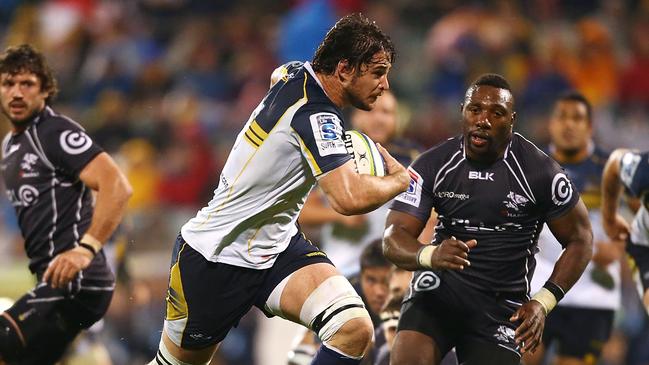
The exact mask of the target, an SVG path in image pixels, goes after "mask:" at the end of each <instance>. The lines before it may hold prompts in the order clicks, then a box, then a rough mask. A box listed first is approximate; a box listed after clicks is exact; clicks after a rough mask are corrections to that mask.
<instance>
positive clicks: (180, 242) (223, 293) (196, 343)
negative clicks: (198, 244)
mask: <svg viewBox="0 0 649 365" xmlns="http://www.w3.org/2000/svg"><path fill="white" fill-rule="evenodd" d="M321 262H324V263H328V264H331V261H329V259H328V258H327V256H326V255H325V254H324V253H323V252H322V251H320V250H319V249H318V247H316V246H315V245H313V244H311V242H309V241H308V240H306V239H305V238H304V236H303V235H302V233H300V232H298V234H296V235H295V236H293V238H291V242H290V243H289V245H288V247H287V248H286V250H284V252H282V253H281V254H280V255H279V256H278V257H277V260H276V261H275V263H274V264H273V266H272V267H271V268H269V269H264V270H255V269H249V268H244V267H238V266H233V265H228V264H224V263H215V262H211V261H208V260H206V259H205V258H204V257H203V256H202V255H201V254H200V253H198V252H197V251H196V250H194V249H193V248H191V247H190V246H189V245H188V244H187V243H186V242H185V240H184V239H183V238H182V236H180V235H179V236H178V238H177V239H176V243H175V247H174V253H173V256H172V267H171V274H170V280H169V290H168V292H167V312H166V316H165V331H166V333H167V335H168V336H169V337H170V338H171V339H172V340H173V341H174V342H180V346H181V347H182V348H186V349H202V348H206V347H208V346H211V345H214V344H216V343H219V342H221V341H222V340H223V339H224V338H225V336H226V335H227V333H228V331H230V329H231V328H232V327H235V326H237V324H238V323H239V320H240V319H241V317H243V316H244V315H245V314H246V313H247V312H248V311H249V310H250V308H252V306H256V307H257V308H259V309H261V310H262V311H263V312H264V314H266V315H267V316H268V317H271V316H272V314H270V313H268V312H266V310H265V309H264V306H265V303H266V300H267V299H268V297H269V296H270V293H271V292H272V291H273V289H275V287H276V286H277V285H278V284H279V283H280V282H281V281H282V280H283V279H284V278H286V277H287V276H289V275H290V274H291V273H293V272H294V271H296V270H298V269H300V268H302V267H304V266H307V265H312V264H315V263H321ZM332 265H333V264H332Z"/></svg>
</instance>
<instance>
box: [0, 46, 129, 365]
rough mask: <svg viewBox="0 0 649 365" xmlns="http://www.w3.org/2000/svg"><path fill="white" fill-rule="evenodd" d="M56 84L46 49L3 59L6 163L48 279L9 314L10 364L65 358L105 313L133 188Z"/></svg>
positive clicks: (3, 339) (1, 348) (1, 328)
mask: <svg viewBox="0 0 649 365" xmlns="http://www.w3.org/2000/svg"><path fill="white" fill-rule="evenodd" d="M56 92H57V86H56V81H55V79H54V77H53V76H52V73H51V71H50V69H49V67H48V65H47V63H46V61H45V58H44V56H43V55H42V54H41V53H40V52H38V51H36V50H35V49H34V48H32V47H31V46H29V45H22V46H19V47H10V48H8V49H7V50H6V51H5V53H4V54H3V55H2V56H1V57H0V106H1V107H2V112H3V114H4V115H5V117H6V118H7V119H8V120H9V121H10V122H11V127H12V128H11V131H10V132H9V133H8V134H7V136H6V137H5V138H4V139H3V141H2V161H1V162H0V170H1V171H2V177H3V179H4V183H5V188H6V190H7V191H6V193H7V195H8V197H9V200H10V201H11V204H12V205H13V207H14V209H15V211H16V215H17V217H18V225H19V226H20V229H21V232H22V235H23V237H24V239H25V251H26V253H27V257H28V258H29V269H30V270H31V272H32V273H34V274H35V275H36V278H37V279H38V284H37V285H36V287H35V288H34V289H32V290H31V291H30V292H28V293H27V294H25V295H24V296H23V297H22V298H20V299H18V301H16V303H15V304H14V305H13V306H12V307H11V308H9V309H7V311H5V312H3V313H2V314H0V359H2V360H0V362H2V361H4V362H6V363H9V364H39V365H42V364H54V363H56V362H57V361H58V360H59V359H60V357H61V356H62V354H63V353H64V351H65V350H66V348H67V347H68V345H69V344H70V343H71V342H72V341H73V340H74V338H75V337H76V336H77V335H78V334H79V332H80V331H81V330H83V329H85V328H88V327H90V326H91V325H92V324H93V323H95V322H96V321H98V320H99V319H100V318H101V317H102V316H103V315H104V313H105V312H106V310H107V309H108V305H109V303H110V300H111V297H112V295H113V289H114V278H113V274H112V272H111V270H110V268H109V267H108V265H107V263H106V257H105V255H104V252H103V250H102V245H103V243H104V242H106V241H107V240H108V239H109V237H110V236H111V234H112V233H113V231H114V230H115V228H116V227H117V225H118V224H119V222H120V220H121V218H122V215H123V213H124V210H125V209H126V202H127V200H128V198H129V196H130V194H131V187H130V185H129V183H128V181H127V180H126V178H125V176H124V175H123V174H122V172H121V171H120V170H119V168H118V167H117V165H116V164H115V162H114V161H113V160H112V159H111V157H110V156H109V155H108V154H107V153H105V152H103V151H102V149H101V148H100V147H99V146H97V145H96V144H95V143H94V142H93V141H92V139H90V138H89V137H88V135H87V134H86V133H85V131H84V130H83V128H82V127H81V126H79V125H78V124H77V123H76V122H74V121H72V120H71V119H69V118H67V117H65V116H63V115H60V114H57V113H56V112H54V110H52V108H51V107H50V106H49V103H50V101H51V100H52V98H53V97H54V96H55V95H56ZM93 190H94V191H96V192H97V195H96V200H95V202H94V206H93V196H92V193H91V191H93Z"/></svg>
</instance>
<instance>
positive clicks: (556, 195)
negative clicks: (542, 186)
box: [552, 172, 572, 205]
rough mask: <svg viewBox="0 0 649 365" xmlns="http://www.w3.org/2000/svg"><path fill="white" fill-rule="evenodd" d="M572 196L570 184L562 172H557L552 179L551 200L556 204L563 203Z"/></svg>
mask: <svg viewBox="0 0 649 365" xmlns="http://www.w3.org/2000/svg"><path fill="white" fill-rule="evenodd" d="M570 198H572V184H570V180H568V177H567V176H566V174H564V173H561V172H559V173H557V174H556V175H554V178H553V179H552V201H553V202H554V204H556V205H564V204H566V203H567V202H569V201H570Z"/></svg>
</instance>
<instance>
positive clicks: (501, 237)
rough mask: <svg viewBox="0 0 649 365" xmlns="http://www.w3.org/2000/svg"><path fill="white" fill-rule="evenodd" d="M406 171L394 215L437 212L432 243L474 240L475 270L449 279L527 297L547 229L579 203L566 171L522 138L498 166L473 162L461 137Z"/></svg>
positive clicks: (517, 138) (424, 216)
mask: <svg viewBox="0 0 649 365" xmlns="http://www.w3.org/2000/svg"><path fill="white" fill-rule="evenodd" d="M408 170H409V172H410V175H411V177H412V180H411V182H410V187H409V188H408V190H407V191H406V192H404V193H402V194H401V195H399V196H398V197H397V198H396V199H395V200H394V202H393V203H392V206H391V208H392V209H394V210H398V211H402V212H405V213H408V214H411V215H413V216H415V217H417V218H418V219H420V220H422V221H423V222H426V221H427V220H428V218H429V216H430V212H431V209H432V208H435V211H436V212H437V213H438V224H437V227H436V228H435V238H434V242H433V243H435V242H437V243H441V242H442V241H443V240H444V239H447V238H450V237H451V236H455V237H456V238H458V239H460V240H462V241H468V240H470V239H476V240H477V241H478V245H477V246H476V247H475V248H474V249H472V250H471V252H470V253H469V261H471V266H469V267H465V268H464V270H462V271H455V270H447V271H446V273H447V274H448V275H454V276H456V277H457V278H458V279H460V280H461V281H462V282H464V283H466V284H467V285H470V286H473V287H475V288H478V289H481V290H486V291H491V292H509V293H515V294H525V295H527V293H528V292H529V283H530V280H531V278H532V274H533V273H534V267H535V260H534V254H535V253H536V251H537V245H536V244H537V240H538V236H539V233H540V231H541V229H542V228H543V223H544V222H546V221H549V220H552V219H553V218H557V217H559V216H561V215H563V214H564V213H566V212H568V211H569V210H570V209H571V208H572V207H573V206H574V205H575V204H576V203H577V202H578V200H579V193H578V192H577V190H576V189H575V187H574V185H573V184H572V182H571V181H570V180H569V179H568V177H567V176H566V174H565V173H564V171H563V169H562V168H561V166H559V164H557V163H556V162H555V161H554V160H553V159H551V158H550V157H548V156H547V155H546V154H545V153H543V152H542V151H541V150H540V149H538V148H537V147H536V146H535V145H534V144H532V143H531V142H530V141H528V140H526V139H525V138H524V137H523V136H521V135H520V134H517V133H515V134H514V135H513V136H512V141H511V142H510V144H509V146H508V147H507V149H506V151H505V154H504V157H503V158H502V159H499V160H498V161H496V162H494V163H493V164H488V165H485V164H480V163H477V162H474V161H470V160H468V159H467V157H466V154H465V151H464V145H463V137H461V136H458V137H455V138H451V139H449V140H447V141H446V142H443V143H441V144H439V145H437V146H436V147H433V148H432V149H430V150H428V151H426V152H425V153H423V154H422V155H421V156H420V157H419V158H418V159H417V160H416V161H415V162H414V163H413V164H412V165H411V166H410V167H409V168H408Z"/></svg>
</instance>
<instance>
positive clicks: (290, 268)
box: [258, 233, 369, 340]
mask: <svg viewBox="0 0 649 365" xmlns="http://www.w3.org/2000/svg"><path fill="white" fill-rule="evenodd" d="M264 287H265V289H264V291H267V292H268V295H264V296H263V301H260V302H259V303H258V306H259V307H260V308H262V309H263V310H264V312H265V313H266V314H267V315H279V316H281V317H283V318H286V319H288V320H291V321H293V322H296V323H301V324H303V325H305V326H307V327H309V328H311V329H313V330H314V331H315V332H316V333H318V335H319V336H320V338H321V339H323V340H326V339H327V338H330V337H331V336H332V335H333V334H334V333H335V332H336V331H337V330H338V329H340V328H341V327H342V326H343V325H344V323H346V322H347V321H349V320H352V319H355V318H359V317H365V318H367V317H369V315H368V314H367V310H365V308H364V305H363V301H362V299H361V298H360V296H359V295H358V294H357V293H356V291H355V290H354V288H353V287H352V286H351V284H350V283H349V281H348V280H347V279H346V278H345V277H343V276H342V275H341V274H340V272H339V271H338V270H337V269H336V267H335V266H334V265H333V264H332V263H331V261H329V259H328V258H327V257H326V255H325V254H324V253H323V252H322V251H320V250H319V249H318V247H316V246H314V245H313V244H311V243H310V242H309V241H308V240H306V239H305V238H304V236H303V235H302V234H301V233H298V234H297V235H296V236H294V237H293V239H292V240H291V243H290V244H289V246H288V248H287V249H286V250H285V251H284V252H282V254H281V255H280V256H279V257H278V258H277V260H276V261H275V264H274V265H273V268H272V269H271V270H270V273H269V276H268V278H267V282H266V283H265V284H264Z"/></svg>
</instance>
